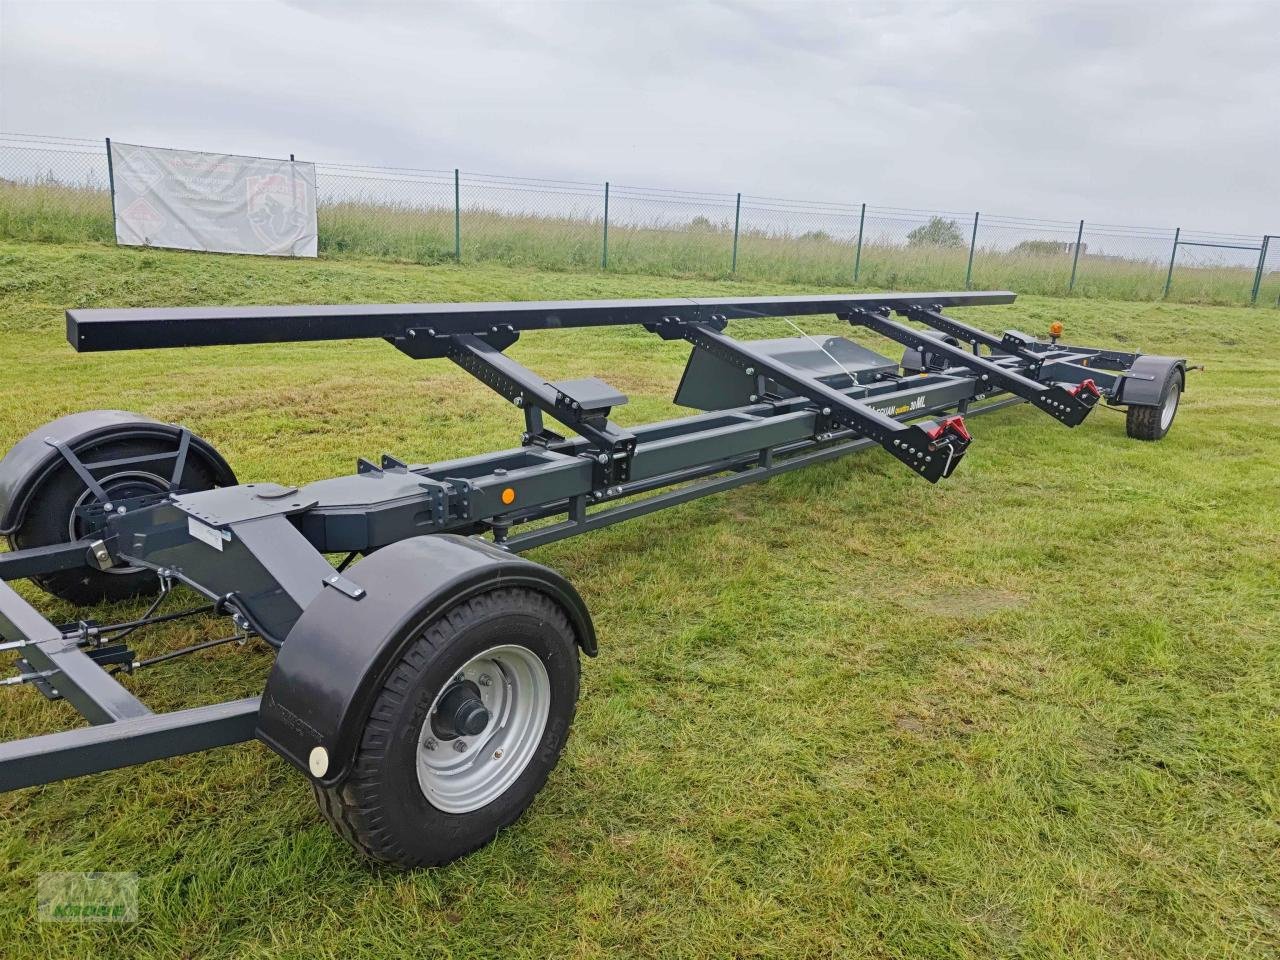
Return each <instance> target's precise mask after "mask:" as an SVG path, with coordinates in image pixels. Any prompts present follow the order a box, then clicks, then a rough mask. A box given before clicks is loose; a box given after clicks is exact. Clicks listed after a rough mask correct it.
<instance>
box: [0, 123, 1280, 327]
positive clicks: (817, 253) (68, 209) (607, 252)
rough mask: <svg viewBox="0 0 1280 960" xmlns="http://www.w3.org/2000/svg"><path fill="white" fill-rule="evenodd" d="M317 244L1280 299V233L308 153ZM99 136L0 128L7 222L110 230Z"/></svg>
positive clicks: (38, 231)
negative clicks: (543, 176)
mask: <svg viewBox="0 0 1280 960" xmlns="http://www.w3.org/2000/svg"><path fill="white" fill-rule="evenodd" d="M316 183H317V191H318V218H319V229H320V255H321V256H330V257H332V256H344V255H346V256H360V257H378V258H386V259H393V260H401V261H409V262H414V263H442V262H450V261H459V262H462V263H476V262H494V263H505V264H513V265H519V266H531V267H538V268H543V269H552V270H602V269H603V270H615V271H624V272H629V273H651V274H658V275H691V276H713V277H720V276H730V275H735V276H741V277H744V278H748V279H761V280H777V281H781V282H787V283H801V284H810V285H820V286H833V287H840V288H843V289H849V288H859V287H862V288H869V289H890V288H895V289H906V288H916V289H922V288H931V289H952V288H972V289H978V288H984V289H992V288H1007V289H1011V290H1014V291H1017V292H1020V293H1038V294H1048V295H1063V294H1076V295H1083V296H1093V297H1113V298H1118V299H1132V300H1155V299H1161V298H1168V299H1175V300H1183V301H1188V302H1207V303H1252V302H1256V303H1258V304H1260V305H1262V304H1265V305H1269V306H1280V236H1272V237H1249V236H1241V235H1235V234H1225V233H1208V232H1191V231H1184V230H1180V229H1156V228H1147V227H1128V226H1116V225H1112V224H1099V223H1087V222H1084V221H1059V220H1038V219H1030V218H1021V217H1005V216H995V215H990V214H984V213H975V212H956V211H937V210H911V209H901V208H894V207H878V206H872V205H869V204H866V203H819V202H814V201H805V200H790V199H783V198H780V197H766V196H751V195H746V194H740V193H696V192H688V191H676V190H658V189H654V188H650V187H637V186H626V185H622V184H609V183H589V182H583V181H574V180H539V179H531V178H524V177H508V176H498V175H492V174H477V173H466V172H460V171H457V170H448V169H444V170H430V169H414V168H398V167H379V166H365V165H357V164H339V163H317V164H316ZM108 186H109V176H108V170H107V161H106V151H105V148H104V145H103V143H101V142H100V141H96V140H83V139H75V138H67V137H46V136H36V135H26V134H0V236H3V237H10V238H16V239H31V240H42V241H64V242H73V241H78V240H100V241H108V242H109V241H111V240H112V239H113V238H114V231H113V226H112V221H111V202H110V194H109V191H108Z"/></svg>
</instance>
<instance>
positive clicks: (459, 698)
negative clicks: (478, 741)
mask: <svg viewBox="0 0 1280 960" xmlns="http://www.w3.org/2000/svg"><path fill="white" fill-rule="evenodd" d="M489 720H490V715H489V709H488V708H487V707H486V706H485V705H484V701H483V700H482V699H481V697H480V688H479V687H478V686H476V684H475V683H473V682H472V681H470V680H462V681H460V682H458V683H455V684H454V685H453V686H451V687H450V688H449V689H448V690H446V691H445V692H444V693H443V694H441V696H440V704H439V706H437V707H436V712H435V713H434V714H433V715H432V717H431V729H432V732H434V733H435V735H436V736H437V737H438V738H439V739H441V740H456V739H458V737H474V736H475V735H476V734H479V733H484V729H485V727H487V726H489Z"/></svg>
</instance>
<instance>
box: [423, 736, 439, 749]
mask: <svg viewBox="0 0 1280 960" xmlns="http://www.w3.org/2000/svg"><path fill="white" fill-rule="evenodd" d="M422 745H423V746H424V747H426V748H427V749H428V750H434V749H435V748H436V747H438V746H439V744H438V743H436V738H435V737H427V739H426V741H425V742H424V743H423V744H422Z"/></svg>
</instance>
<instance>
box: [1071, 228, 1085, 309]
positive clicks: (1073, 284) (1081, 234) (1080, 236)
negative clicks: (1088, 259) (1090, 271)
mask: <svg viewBox="0 0 1280 960" xmlns="http://www.w3.org/2000/svg"><path fill="white" fill-rule="evenodd" d="M1083 239H1084V221H1083V220H1081V221H1080V229H1079V230H1077V231H1076V252H1075V255H1074V256H1072V258H1071V282H1070V283H1069V284H1067V293H1071V292H1072V291H1074V290H1075V288H1076V267H1077V266H1079V265H1080V241H1081V240H1083Z"/></svg>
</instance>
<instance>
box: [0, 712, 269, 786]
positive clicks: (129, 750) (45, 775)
mask: <svg viewBox="0 0 1280 960" xmlns="http://www.w3.org/2000/svg"><path fill="white" fill-rule="evenodd" d="M257 722H258V698H257V697H250V698H248V699H246V700H233V701H230V702H228V703H216V704H213V705H212V706H208V707H195V708H193V709H190V710H175V711H173V712H172V713H156V714H151V715H150V716H145V717H138V718H136V719H132V720H119V721H117V722H115V723H106V724H103V725H102V726H98V727H88V728H85V727H81V728H79V729H76V730H64V731H62V732H60V733H50V734H46V735H45V736H41V737H28V738H27V739H25V740H13V741H10V742H9V743H0V791H3V790H17V789H18V788H20V787H30V786H34V785H36V784H40V783H52V782H53V781H55V780H68V779H70V778H71V777H80V776H84V775H85V774H88V773H99V772H101V771H103V770H114V769H116V768H118V767H128V766H132V765H133V764H135V763H145V762H147V761H148V760H159V759H161V758H163V757H176V756H180V755H181V754H184V753H195V752H196V751H198V750H209V749H212V748H213V747H223V746H226V745H228V744H232V743H240V742H242V741H245V740H252V739H253V736H254V732H253V731H254V727H255V725H256V724H257Z"/></svg>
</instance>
